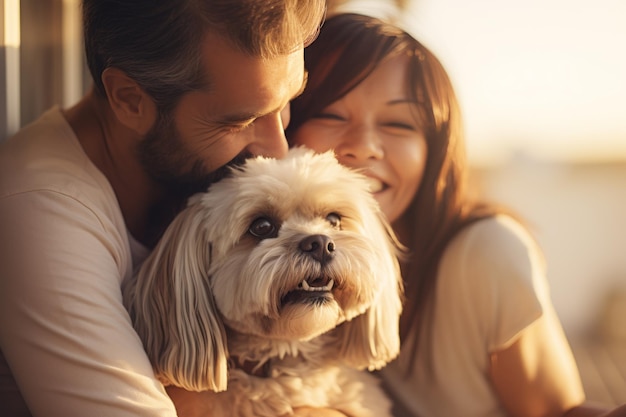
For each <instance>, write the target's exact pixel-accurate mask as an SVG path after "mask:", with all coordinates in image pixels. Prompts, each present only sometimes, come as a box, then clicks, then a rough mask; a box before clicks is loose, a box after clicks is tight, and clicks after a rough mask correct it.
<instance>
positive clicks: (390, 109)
mask: <svg viewBox="0 0 626 417" xmlns="http://www.w3.org/2000/svg"><path fill="white" fill-rule="evenodd" d="M407 63H408V58H407V57H406V56H397V57H394V58H392V59H389V60H387V61H385V62H383V63H382V64H381V65H380V66H379V67H378V68H377V69H376V70H375V71H374V72H372V74H370V75H369V76H368V77H367V78H366V79H365V80H363V82H361V83H360V84H359V85H358V86H356V87H355V88H354V89H353V90H352V91H350V93H348V94H347V95H346V96H344V97H343V98H341V99H340V100H338V101H336V102H334V103H332V104H330V105H329V106H328V107H326V108H325V109H324V110H322V112H321V113H320V114H318V115H316V116H314V117H313V118H311V119H309V120H308V121H306V122H305V123H304V124H303V125H302V126H301V127H300V128H298V130H297V131H296V132H295V133H294V135H293V136H292V137H291V138H290V139H291V142H292V144H294V145H305V146H307V147H309V148H312V149H314V150H315V151H317V152H324V151H327V150H329V149H333V150H334V151H335V153H336V154H337V158H338V159H339V161H340V162H341V163H342V164H343V165H346V166H348V167H351V168H358V169H361V170H363V171H364V173H365V174H366V175H367V176H368V177H369V178H370V179H371V189H372V192H373V193H374V196H375V198H376V200H377V201H378V203H379V204H380V206H381V208H382V210H383V212H384V213H385V214H386V215H387V217H388V218H389V220H390V221H391V222H395V221H396V220H398V218H399V217H400V216H401V215H402V213H403V212H404V211H405V210H406V209H407V207H408V206H409V204H410V202H411V200H412V199H413V196H414V195H415V193H416V192H417V190H418V188H419V186H420V183H421V181H422V175H423V173H424V167H425V165H426V156H427V151H428V149H427V146H426V138H425V136H424V133H423V129H422V126H421V123H420V121H419V120H417V119H416V117H415V114H416V113H417V107H416V106H417V103H415V102H414V101H413V100H412V99H411V98H410V97H411V96H410V95H409V94H408V92H407V88H406V79H407V73H406V72H407Z"/></svg>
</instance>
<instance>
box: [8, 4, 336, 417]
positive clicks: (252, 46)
mask: <svg viewBox="0 0 626 417" xmlns="http://www.w3.org/2000/svg"><path fill="white" fill-rule="evenodd" d="M323 13H324V2H323V1H322V0H159V1H155V0H126V1H115V0H84V1H83V17H84V35H85V49H86V53H87V60H88V64H89V68H90V71H91V74H92V77H93V79H94V87H93V89H92V90H91V91H90V92H89V93H88V94H87V95H86V96H85V97H84V98H83V99H82V100H81V101H80V102H79V103H78V104H76V105H75V106H73V107H71V108H68V109H59V108H53V109H51V110H49V111H48V112H46V113H45V114H44V115H42V117H41V118H40V119H39V120H37V121H35V122H34V123H33V124H31V125H29V126H27V127H25V128H23V129H22V130H21V131H20V132H18V133H17V134H16V135H15V136H14V137H13V138H11V139H9V140H7V141H6V142H5V143H3V144H2V145H1V146H0V349H1V350H2V354H3V355H4V358H5V359H6V363H7V364H8V367H9V369H10V371H11V373H12V375H13V376H14V378H15V382H16V383H17V387H19V391H20V392H21V394H22V396H23V398H24V400H25V404H26V405H27V407H28V409H29V410H30V412H31V413H32V415H34V416H109V417H118V416H119V417H121V416H172V417H173V416H175V415H176V411H175V409H174V405H173V403H172V401H171V400H170V399H169V397H168V395H167V393H166V391H165V389H164V388H163V386H162V385H161V384H160V383H159V382H158V381H157V380H156V379H155V378H154V375H153V372H152V370H151V367H150V363H149V361H148V359H147V357H146V355H145V353H144V351H143V347H142V345H141V342H140V341H139V339H138V337H137V335H136V334H135V332H134V330H133V328H132V326H131V324H130V320H129V318H128V315H127V314H126V311H125V310H124V307H123V305H122V302H121V293H120V284H121V282H122V281H123V280H124V279H125V278H127V277H128V276H129V275H130V274H132V271H133V268H135V267H136V266H137V265H138V264H139V263H140V262H141V260H142V259H143V258H144V257H145V255H146V254H147V252H148V251H149V248H151V247H152V246H153V245H154V244H155V242H156V241H157V240H158V238H159V236H160V234H161V233H162V231H163V230H164V229H165V227H167V225H168V223H169V222H170V220H171V219H172V218H173V216H174V215H175V214H176V212H177V210H179V209H180V207H181V206H182V205H183V204H184V203H185V200H186V198H187V197H188V196H189V195H190V194H192V193H194V192H196V191H199V190H202V189H204V188H205V187H206V186H207V185H208V184H210V183H211V182H212V181H215V180H217V179H219V178H220V177H221V176H222V175H223V173H224V171H225V169H226V168H225V167H226V166H228V165H229V164H232V163H238V162H240V161H241V160H243V159H245V158H246V157H249V156H253V155H264V156H271V157H281V156H283V155H284V154H285V153H286V151H287V144H286V141H285V138H284V134H283V129H284V127H285V125H286V123H287V122H288V103H289V101H290V99H292V98H293V97H295V96H296V95H298V94H299V92H300V91H301V90H302V89H303V88H304V85H305V81H306V75H305V71H304V66H303V47H304V46H305V45H306V44H307V43H309V42H310V41H312V40H313V39H314V37H315V35H316V33H317V30H318V28H319V25H320V23H321V19H322V16H323ZM1 362H4V360H2V358H0V369H2V368H3V366H2V363H1ZM3 377H4V379H3V381H5V382H4V383H3V384H2V385H1V386H0V390H2V392H0V397H1V398H0V409H2V410H11V411H10V412H11V413H12V414H9V415H28V414H27V411H26V410H25V409H18V408H19V407H18V406H19V403H18V402H17V401H14V400H15V397H12V395H13V394H15V393H17V390H14V391H11V389H10V388H11V387H10V386H7V383H6V381H7V378H9V376H8V371H7V372H5V373H4V375H3ZM9 382H11V380H10V379H9ZM170 394H171V395H172V398H173V399H174V400H175V402H177V405H181V402H182V401H185V402H186V403H187V405H188V406H189V405H191V404H193V401H194V398H197V397H198V395H200V394H193V393H182V392H180V391H179V390H176V389H172V390H171V391H170ZM190 401H191V402H190ZM183 408H184V407H182V406H181V407H180V409H179V413H180V415H181V416H182V415H186V414H184V413H185V412H186V411H187V410H183ZM188 408H190V409H193V410H191V411H192V412H198V408H197V407H191V406H189V407H188ZM20 413H23V414H20ZM3 415H7V414H3Z"/></svg>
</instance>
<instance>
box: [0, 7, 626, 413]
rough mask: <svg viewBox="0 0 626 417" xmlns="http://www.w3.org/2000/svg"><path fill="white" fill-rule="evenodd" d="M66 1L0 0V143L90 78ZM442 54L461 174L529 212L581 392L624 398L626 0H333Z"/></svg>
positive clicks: (69, 99)
mask: <svg viewBox="0 0 626 417" xmlns="http://www.w3.org/2000/svg"><path fill="white" fill-rule="evenodd" d="M79 3H80V2H79V0H0V141H1V140H3V139H4V138H6V137H7V136H8V135H10V134H11V133H12V132H15V131H16V130H17V129H18V128H19V127H20V126H22V125H24V124H26V123H28V122H30V121H32V120H34V118H36V117H37V116H38V115H39V114H40V113H42V112H43V111H44V110H45V109H47V108H49V107H50V106H52V105H54V104H58V105H61V106H69V105H71V104H73V103H75V102H76V101H77V100H78V99H79V98H80V97H81V95H82V94H83V92H84V91H85V89H86V88H88V86H89V85H90V79H89V76H88V74H87V73H86V71H85V69H84V61H83V55H82V39H81V29H80V9H79ZM331 6H332V7H333V8H334V9H337V10H347V11H354V12H361V13H369V14H374V15H377V16H380V17H386V18H389V19H394V20H395V21H396V22H397V23H399V24H400V25H402V26H403V27H404V28H405V29H407V30H409V31H410V32H411V33H412V34H414V35H415V36H416V37H417V38H418V39H419V40H421V41H422V42H423V43H424V44H426V45H427V46H428V47H429V48H430V49H431V50H433V52H434V53H435V54H436V55H437V56H438V57H439V58H440V59H441V61H442V62H443V64H444V66H445V67H446V68H447V69H448V72H449V74H450V76H451V78H452V81H453V83H454V85H455V87H456V90H457V93H458V96H459V99H460V102H461V106H462V111H463V115H464V120H465V127H466V134H467V148H468V157H469V161H470V164H471V170H472V185H473V187H474V189H475V191H476V192H477V193H480V194H482V195H483V196H485V197H486V198H489V199H492V200H496V201H499V202H501V203H504V204H507V205H509V206H510V207H512V208H513V209H515V210H516V211H517V212H519V213H520V214H521V215H522V216H523V217H524V218H525V219H526V220H527V221H528V223H529V225H530V226H531V229H532V231H533V232H534V234H535V236H536V237H537V240H538V241H539V243H540V245H541V246H542V248H543V250H544V251H545V255H546V259H547V262H548V273H549V281H550V286H551V290H552V299H553V301H554V305H555V308H556V310H557V313H558V314H559V316H560V318H561V320H562V322H563V326H564V328H565V330H566V333H567V334H568V337H569V338H570V340H571V341H572V346H573V348H574V351H575V354H576V357H577V360H578V361H579V365H581V373H582V374H583V377H584V382H585V385H586V387H587V391H588V394H590V398H591V399H592V400H597V401H599V402H605V403H615V404H617V403H624V402H626V1H624V0H593V1H592V0H525V1H523V2H513V1H502V0H474V1H467V0H343V1H342V0H336V1H333V3H332V5H331Z"/></svg>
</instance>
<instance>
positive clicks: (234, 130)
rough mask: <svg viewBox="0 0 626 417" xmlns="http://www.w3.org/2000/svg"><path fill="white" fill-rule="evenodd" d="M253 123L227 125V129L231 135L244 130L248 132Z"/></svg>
mask: <svg viewBox="0 0 626 417" xmlns="http://www.w3.org/2000/svg"><path fill="white" fill-rule="evenodd" d="M252 123H253V122H247V123H237V124H230V125H226V129H227V130H228V132H229V133H239V132H241V131H243V130H246V129H247V128H249V127H250V126H252Z"/></svg>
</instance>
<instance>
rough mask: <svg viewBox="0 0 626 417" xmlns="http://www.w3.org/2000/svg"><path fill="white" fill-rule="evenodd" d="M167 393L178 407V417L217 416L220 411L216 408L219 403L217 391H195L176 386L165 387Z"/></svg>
mask: <svg viewBox="0 0 626 417" xmlns="http://www.w3.org/2000/svg"><path fill="white" fill-rule="evenodd" d="M165 390H166V391H167V395H169V396H170V399H171V400H172V402H173V403H174V406H175V407H176V413H177V415H178V417H216V416H220V415H221V414H220V412H219V411H217V410H215V405H216V403H218V402H217V401H216V400H215V395H216V394H215V392H213V391H202V392H193V391H187V390H185V389H183V388H178V387H175V386H167V387H165Z"/></svg>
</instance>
